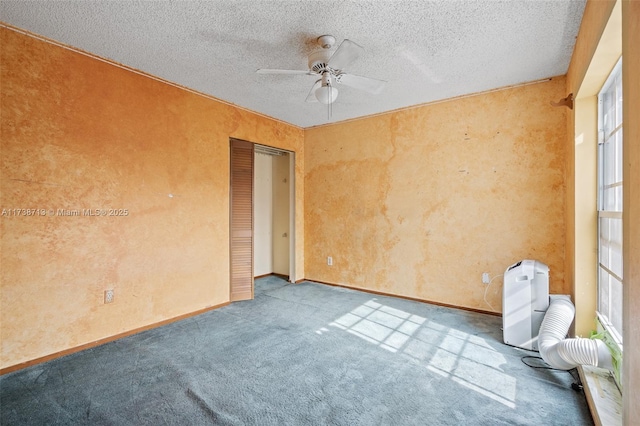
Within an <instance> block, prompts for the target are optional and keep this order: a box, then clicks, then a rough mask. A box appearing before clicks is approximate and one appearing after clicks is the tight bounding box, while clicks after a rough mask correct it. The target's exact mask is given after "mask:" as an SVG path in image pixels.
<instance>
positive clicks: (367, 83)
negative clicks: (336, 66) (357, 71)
mask: <svg viewBox="0 0 640 426" xmlns="http://www.w3.org/2000/svg"><path fill="white" fill-rule="evenodd" d="M336 81H337V82H338V83H340V84H344V85H345V86H349V87H353V88H354V89H359V90H364V91H365V92H369V93H373V94H374V95H377V94H379V93H381V92H382V90H383V89H384V87H385V85H386V84H387V82H386V81H384V80H377V79H375V78H369V77H361V76H359V75H353V74H340V75H338V77H336Z"/></svg>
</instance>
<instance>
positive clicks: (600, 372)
mask: <svg viewBox="0 0 640 426" xmlns="http://www.w3.org/2000/svg"><path fill="white" fill-rule="evenodd" d="M578 372H579V373H580V379H581V380H582V385H583V387H584V392H585V395H586V397H587V402H588V404H589V410H590V411H591V417H593V421H594V422H595V424H596V425H606V426H609V425H622V394H621V393H620V390H619V389H618V386H617V385H616V383H615V380H614V379H613V376H612V375H611V373H610V372H609V371H607V370H604V369H602V368H598V367H591V366H588V365H583V366H579V367H578Z"/></svg>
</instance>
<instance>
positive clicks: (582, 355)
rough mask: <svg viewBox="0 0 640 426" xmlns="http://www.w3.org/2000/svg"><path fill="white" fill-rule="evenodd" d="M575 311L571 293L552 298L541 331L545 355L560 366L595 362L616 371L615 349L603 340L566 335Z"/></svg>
mask: <svg viewBox="0 0 640 426" xmlns="http://www.w3.org/2000/svg"><path fill="white" fill-rule="evenodd" d="M575 312H576V310H575V307H574V306H573V303H571V300H569V298H568V297H566V296H555V297H552V298H551V303H550V304H549V309H547V312H546V314H545V316H544V319H543V320H542V324H541V325H540V332H539V333H538V348H539V351H540V355H541V356H542V359H543V360H544V361H545V362H546V363H547V364H549V365H550V366H551V367H553V368H557V369H560V370H571V369H572V368H575V367H577V366H578V365H592V366H596V367H601V368H606V369H608V370H610V371H613V366H612V359H611V352H609V348H607V345H606V344H605V343H604V342H603V341H601V340H597V339H584V338H580V337H577V338H570V339H565V337H566V336H567V332H568V331H569V327H570V326H571V323H572V322H573V317H574V315H575Z"/></svg>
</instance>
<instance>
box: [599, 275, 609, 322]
mask: <svg viewBox="0 0 640 426" xmlns="http://www.w3.org/2000/svg"><path fill="white" fill-rule="evenodd" d="M598 270H599V271H600V274H599V277H598V278H599V280H598V312H600V313H601V314H602V315H604V316H605V317H607V319H609V274H608V273H607V271H605V270H604V269H602V268H598Z"/></svg>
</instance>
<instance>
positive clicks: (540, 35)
mask: <svg viewBox="0 0 640 426" xmlns="http://www.w3.org/2000/svg"><path fill="white" fill-rule="evenodd" d="M584 6H585V0H577V1H573V0H571V1H570V0H555V1H532V0H529V1H524V0H516V1H471V0H467V1H447V0H440V1H421V0H419V1H397V0H396V1H392V0H378V1H359V0H358V1H356V0H338V1H334V0H324V1H303V0H299V1H282V0H272V1H259V0H258V1H256V0H251V1H246V0H238V1H234V0H206V1H205V0H200V1H195V0H194V1H111V0H109V1H107V0H92V1H81V0H74V1H10V0H2V2H0V20H2V21H4V22H6V23H8V24H10V25H13V26H16V27H19V28H23V29H25V30H28V31H31V32H33V33H36V34H39V35H43V36H45V37H48V38H50V39H53V40H56V41H59V42H62V43H64V44H68V45H70V46H74V47H77V48H79V49H82V50H85V51H88V52H91V53H93V54H96V55H98V56H100V57H103V58H107V59H110V60H113V61H116V62H119V63H122V64H125V65H127V66H130V67H133V68H136V69H138V70H141V71H144V72H146V73H149V74H152V75H155V76H158V77H160V78H163V79H166V80H169V81H172V82H175V83H177V84H180V85H183V86H186V87H189V88H191V89H194V90H197V91H199V92H202V93H206V94H209V95H212V96H214V97H216V98H218V99H222V100H224V101H227V102H230V103H233V104H236V105H239V106H242V107H244V108H247V109H250V110H253V111H256V112H259V113H262V114H265V115H267V116H271V117H274V118H277V119H280V120H283V121H286V122H288V123H291V124H294V125H297V126H300V127H304V128H306V127H310V126H315V125H320V124H325V123H327V122H328V121H330V122H336V121H341V120H346V119H351V118H355V117H361V116H366V115H370V114H375V113H381V112H385V111H390V110H394V109H398V108H403V107H407V106H412V105H418V104H422V103H427V102H432V101H436V100H441V99H446V98H451V97H455V96H460V95H465V94H470V93H475V92H480V91H486V90H491V89H495V88H499V87H505V86H510V85H514V84H519V83H525V82H530V81H535V80H539V79H543V78H547V77H552V76H557V75H562V74H565V73H566V71H567V67H568V64H569V60H570V58H571V53H572V51H573V47H574V44H575V37H576V36H577V33H578V28H579V26H580V21H581V19H582V14H583V10H584ZM322 34H332V35H333V36H335V37H336V39H337V43H336V47H337V45H339V43H340V42H341V41H342V40H343V39H345V38H347V39H350V40H352V41H355V42H357V43H358V44H360V45H362V46H363V47H364V48H365V53H364V55H362V56H361V57H360V58H359V59H358V60H357V61H356V62H355V63H353V65H352V66H350V67H348V68H347V70H346V71H348V72H349V73H353V74H357V75H362V76H368V77H373V78H377V79H382V80H386V81H388V83H387V86H386V88H385V90H384V91H383V92H382V94H380V95H371V94H368V93H366V92H362V91H358V90H355V89H352V88H349V87H344V86H339V90H340V94H339V96H338V99H337V101H336V103H335V104H333V108H332V117H331V119H330V120H328V119H327V109H326V108H327V107H326V106H325V105H322V104H319V103H306V102H305V98H306V97H307V94H308V93H309V90H310V89H311V86H312V85H313V83H314V82H315V80H316V79H317V78H316V77H314V76H308V75H302V76H286V75H259V74H256V73H255V71H256V69H258V68H286V69H303V70H304V69H307V55H308V53H310V52H311V51H313V50H315V49H316V48H317V45H316V44H315V40H316V38H317V37H318V36H319V35H322Z"/></svg>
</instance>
